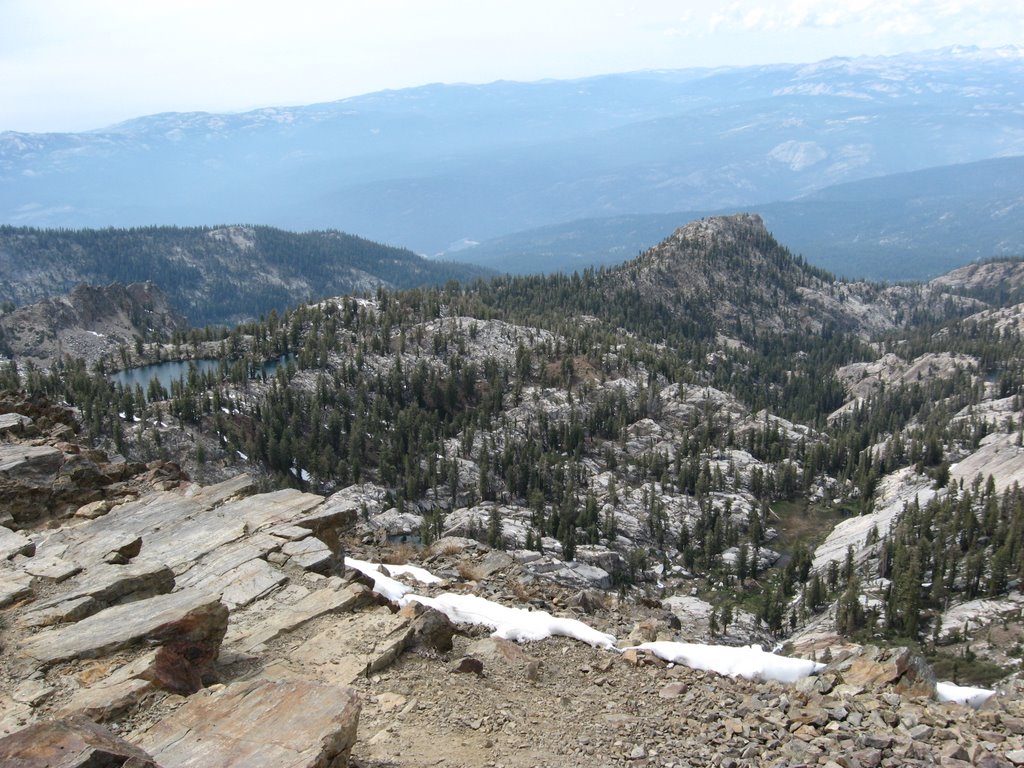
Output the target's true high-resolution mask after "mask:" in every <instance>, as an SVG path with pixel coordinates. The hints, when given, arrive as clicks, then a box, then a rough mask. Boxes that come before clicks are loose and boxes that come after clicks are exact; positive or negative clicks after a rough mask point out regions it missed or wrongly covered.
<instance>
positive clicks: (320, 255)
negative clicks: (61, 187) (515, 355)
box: [0, 226, 489, 325]
mask: <svg viewBox="0 0 1024 768" xmlns="http://www.w3.org/2000/svg"><path fill="white" fill-rule="evenodd" d="M0 266H2V276H0V300H7V301H13V302H14V303H15V304H28V303H32V302H34V301H38V300H40V299H43V298H46V297H49V296H56V295H59V294H62V293H66V292H67V291H69V290H71V289H72V288H73V287H74V286H75V285H77V284H78V283H88V284H93V285H97V284H98V285H106V284H108V283H113V282H122V283H132V282H145V281H152V282H153V283H155V284H157V285H158V286H159V287H160V288H161V289H162V290H164V291H165V292H166V293H167V295H168V297H169V298H170V300H171V304H172V305H173V306H174V307H175V308H176V309H177V310H178V311H179V312H181V313H182V314H184V315H185V316H186V317H187V318H188V319H189V321H190V322H191V323H192V324H193V325H204V324H206V323H224V324H229V323H237V322H239V321H241V320H245V319H251V318H255V317H259V316H260V315H263V314H266V313H267V312H269V311H270V310H271V309H276V310H278V311H279V312H280V311H284V310H285V309H286V308H288V307H291V306H294V305H295V304H297V303H299V302H301V301H307V300H310V299H317V298H322V297H325V296H334V295H338V294H342V293H352V292H357V291H365V290H373V289H375V288H377V287H378V286H385V287H391V288H408V287H412V286H416V285H432V284H441V283H444V282H446V281H448V280H450V279H457V280H459V279H461V280H471V279H473V278H475V277H479V276H486V275H487V274H489V272H488V270H486V269H483V268H480V267H473V266H469V265H463V264H454V263H449V262H440V261H428V260H426V259H423V258H421V257H419V256H417V255H416V254H414V253H412V252H411V251H408V250H404V249H400V248H391V247H388V246H385V245H381V244H379V243H374V242H371V241H369V240H364V239H363V238H360V237H355V236H353V235H347V234H344V233H342V232H333V231H326V232H306V233H294V232H285V231H283V230H279V229H274V228H272V227H265V226H231V227H218V228H210V227H192V228H187V227H143V228H137V229H99V230H67V229H60V230H40V229H30V228H19V227H0Z"/></svg>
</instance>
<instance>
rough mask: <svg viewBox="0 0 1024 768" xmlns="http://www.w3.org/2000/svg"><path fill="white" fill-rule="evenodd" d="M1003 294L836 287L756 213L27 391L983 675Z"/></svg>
mask: <svg viewBox="0 0 1024 768" xmlns="http://www.w3.org/2000/svg"><path fill="white" fill-rule="evenodd" d="M998 269H999V267H997V266H996V265H993V266H991V267H987V270H988V271H989V272H993V273H995V272H996V271H998ZM990 289H991V290H989V293H988V294H985V295H984V296H983V295H982V294H981V293H977V295H975V296H964V295H961V293H960V291H966V290H967V288H966V286H965V280H964V279H962V278H956V279H951V280H949V281H947V284H945V285H939V284H935V285H930V286H928V285H917V286H898V287H886V286H881V285H866V284H857V283H845V282H838V281H834V280H832V279H831V277H830V276H829V275H828V274H826V273H823V272H821V271H820V270H815V269H812V268H809V267H807V265H806V264H804V263H802V262H801V261H800V260H798V259H795V258H793V257H792V256H791V255H789V254H788V252H786V250H785V249H784V248H782V247H781V246H780V245H779V244H778V243H776V242H775V241H774V240H773V239H772V238H771V237H770V236H768V234H767V232H766V231H765V230H764V228H763V226H762V224H761V222H760V221H759V220H758V219H756V218H755V217H751V216H737V217H731V218H722V219H708V220H704V221H700V222H695V223H693V224H691V225H688V226H686V227H683V228H681V229H680V230H678V231H677V232H676V233H674V234H673V235H672V236H670V237H669V238H668V239H667V240H666V241H665V242H664V243H662V244H661V245H660V246H658V247H656V248H655V249H652V250H651V251H649V252H648V253H645V254H643V255H642V256H641V257H639V258H638V259H637V260H635V261H633V262H631V263H628V264H626V265H624V266H623V267H621V268H617V269H610V270H588V271H586V272H585V273H583V274H578V275H574V276H572V277H569V276H551V277H539V276H534V277H520V278H501V279H496V280H493V281H491V282H489V283H481V284H477V285H473V286H469V287H466V286H459V285H456V284H451V285H447V286H445V287H443V288H419V289H413V290H406V291H393V290H386V289H383V288H381V289H378V290H376V291H375V292H373V293H371V294H368V295H361V296H342V297H337V298H332V299H330V300H325V301H321V302H318V303H315V304H311V305H306V306H301V307H299V308H297V309H295V310H292V311H288V312H286V313H282V314H278V313H272V314H271V315H269V316H268V317H267V318H266V319H265V320H263V321H261V322H253V323H246V324H243V325H240V326H238V327H237V328H235V329H233V330H232V331H230V332H227V331H225V332H224V333H223V334H218V333H214V332H189V333H179V334H177V335H176V336H175V337H174V338H173V339H171V340H169V341H168V342H166V343H162V344H157V343H147V344H143V345H141V347H140V350H125V352H124V360H120V359H118V358H117V357H112V358H109V359H108V360H107V361H106V364H107V365H108V366H113V367H119V366H121V365H123V364H124V362H125V360H131V361H143V360H153V359H157V358H167V357H168V356H172V357H174V356H176V357H179V358H189V357H191V358H201V357H216V358H218V359H219V360H220V363H219V366H218V367H217V368H216V369H214V370H207V371H205V372H200V371H199V370H198V369H193V370H192V371H190V372H189V374H188V375H187V376H186V377H184V378H183V380H182V381H180V382H178V383H176V384H175V385H173V386H172V387H170V388H169V390H168V389H165V388H164V387H162V386H161V385H159V384H157V383H154V384H151V385H150V386H149V387H148V388H143V387H138V388H133V389H125V388H122V387H118V386H116V385H114V384H112V383H111V382H110V381H109V380H107V379H106V378H105V377H104V376H102V375H98V374H96V373H95V372H90V371H89V370H88V369H87V368H86V366H85V365H84V364H81V363H72V364H69V365H67V366H65V367H64V368H63V370H54V371H51V372H40V371H27V372H26V371H23V372H22V376H21V378H20V380H18V379H16V378H15V376H14V374H13V372H12V371H10V369H7V370H5V372H4V380H3V382H2V383H0V386H2V385H4V384H6V385H8V386H14V385H21V386H24V387H26V388H27V389H28V390H30V391H31V392H39V393H48V394H50V395H51V396H54V397H60V398H64V399H66V400H67V401H68V402H70V403H72V404H73V405H74V406H76V407H77V408H79V409H80V412H81V414H82V420H83V423H84V424H85V425H86V426H87V428H88V430H89V431H90V432H91V433H92V434H94V435H95V436H96V437H97V439H99V440H100V441H101V442H104V443H105V444H107V445H108V446H110V447H112V448H115V449H117V450H119V451H122V452H127V453H128V454H130V455H133V456H138V457H141V458H157V457H163V458H175V459H178V460H181V461H182V462H184V464H185V465H186V466H187V467H188V468H189V471H191V472H193V473H195V474H196V476H197V477H200V478H209V479H216V478H218V477H223V476H225V475H227V474H230V473H232V472H238V471H240V470H242V469H246V470H259V471H262V472H265V473H266V475H265V476H266V478H267V482H268V483H275V484H291V485H298V486H304V487H308V488H310V489H315V490H318V491H322V492H334V493H336V494H338V495H339V497H340V498H344V499H346V500H347V502H350V503H351V504H353V505H356V506H358V508H359V509H360V510H361V517H362V523H361V529H360V530H361V533H362V534H363V535H364V536H366V537H369V539H370V540H373V537H374V536H377V537H380V538H381V539H382V540H387V538H388V537H394V538H395V539H396V540H397V539H399V538H402V537H404V538H405V539H406V540H407V541H409V542H430V541H434V540H436V539H438V538H442V537H452V536H454V537H470V538H476V539H478V540H480V541H483V542H487V543H489V544H490V545H491V546H494V547H496V548H507V549H512V550H516V557H517V562H519V563H520V564H521V566H522V568H523V570H524V573H525V574H526V576H525V577H524V578H529V579H532V580H533V581H531V582H529V583H536V582H543V581H544V580H552V579H553V580H555V581H559V582H560V583H563V584H571V585H575V586H579V587H587V588H599V589H608V588H617V589H618V590H620V591H621V593H622V594H623V595H632V596H634V597H641V596H643V597H645V598H646V599H648V600H657V601H659V603H658V605H663V606H672V610H676V611H679V612H680V613H681V614H682V615H685V616H686V617H687V618H686V621H687V622H688V624H687V626H688V631H689V630H692V631H694V632H698V631H699V632H701V633H704V636H717V635H719V634H721V633H723V632H724V633H725V634H726V635H727V636H728V638H729V640H730V641H732V642H744V641H752V640H757V641H761V642H769V641H770V640H775V639H787V638H788V639H791V640H792V642H794V643H796V644H798V646H799V647H801V648H803V649H804V650H805V652H806V653H811V652H823V650H824V649H825V648H833V647H835V648H838V646H839V645H841V644H842V643H843V642H846V641H848V640H849V639H851V638H854V639H856V638H872V637H873V636H875V635H878V636H883V637H887V638H890V639H893V640H895V639H897V638H903V639H904V641H909V642H913V643H916V644H918V645H919V647H920V648H921V649H922V651H924V652H926V653H928V654H929V656H930V657H931V658H932V659H933V660H934V661H935V662H936V663H940V664H953V662H954V661H956V663H957V664H958V665H959V666H957V669H958V670H960V671H959V672H957V673H956V675H958V676H959V680H961V681H963V680H972V681H979V682H984V681H991V680H992V679H995V678H998V677H1000V676H1002V675H1004V674H1006V673H1007V672H1008V671H1009V670H1010V669H1011V668H1012V667H1013V665H1014V664H1016V663H1017V662H1016V660H1015V658H1014V657H1013V655H1012V653H1010V652H1009V651H1010V650H1011V649H1012V648H1013V647H1014V643H1015V642H1020V641H1022V640H1024V627H1022V626H1021V625H1020V622H1019V621H1017V620H1016V619H1012V620H1011V619H1007V622H1006V624H1005V626H1004V625H1003V624H1002V616H1004V615H1007V612H1008V611H1009V612H1010V613H1012V611H1013V610H1014V607H1013V606H1014V605H1015V603H1014V602H1013V596H1014V595H1015V594H1016V591H1015V590H1017V585H1019V583H1020V582H1019V580H1020V578H1021V576H1024V546H1022V543H1021V542H1022V541H1024V539H1022V537H1021V535H1020V531H1021V530H1024V528H1022V526H1024V492H1022V491H1021V489H1020V488H1019V486H1018V485H1017V484H1016V482H1017V481H1018V480H1019V479H1020V478H1024V471H1022V469H1021V467H1022V466H1024V465H1022V462H1024V453H1022V451H1024V449H1022V448H1021V447H1020V444H1019V443H1020V428H1021V424H1024V345H1022V342H1021V331H1020V329H1021V328H1022V327H1024V320H1022V318H1024V306H1021V305H1000V304H998V303H997V299H995V298H993V297H998V296H1000V295H1008V294H1003V293H1000V291H998V290H995V288H994V287H992V286H990ZM986 296H987V298H986ZM281 356H285V358H284V360H285V363H284V364H282V365H279V366H278V367H277V368H276V371H275V372H274V374H273V375H270V376H267V375H265V374H263V373H261V363H262V362H263V361H264V360H268V359H278V358H280V357H281ZM989 474H991V475H992V476H993V477H992V479H991V481H989V480H988V479H987V476H988V475H989ZM976 477H977V480H976V479H975V478H976ZM972 520H973V521H974V522H973V523H972V522H971V521H972ZM982 598H987V599H989V600H991V601H994V603H993V605H994V606H995V607H992V605H989V604H985V605H979V604H978V601H980V600H982ZM691 600H692V602H690V601H691ZM1017 610H1018V611H1019V606H1018V608H1017ZM957 611H960V612H961V613H959V614H958V613H957ZM964 612H966V613H967V614H969V615H970V616H971V619H970V621H969V626H968V627H967V629H966V630H965V629H963V628H962V627H961V628H960V629H957V630H956V631H953V630H952V629H950V627H952V626H953V623H954V622H955V621H959V620H958V619H956V618H955V617H957V616H958V615H961V614H963V613H964ZM997 620H998V622H999V623H998V625H997ZM979 627H981V628H982V629H978V628H979ZM989 630H991V631H992V632H994V633H995V634H992V635H991V639H988V640H986V638H985V636H984V632H985V631H989ZM997 630H998V631H997ZM997 635H998V637H997ZM843 638H845V639H846V640H843ZM876 639H877V638H876ZM968 650H970V652H971V654H974V655H976V656H978V657H979V658H974V656H972V657H971V659H970V660H969V662H968V660H964V659H965V658H966V657H965V656H964V654H966V653H967V651H968ZM830 653H831V651H830ZM957 659H960V661H957Z"/></svg>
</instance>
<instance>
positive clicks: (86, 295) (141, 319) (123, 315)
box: [0, 283, 188, 366]
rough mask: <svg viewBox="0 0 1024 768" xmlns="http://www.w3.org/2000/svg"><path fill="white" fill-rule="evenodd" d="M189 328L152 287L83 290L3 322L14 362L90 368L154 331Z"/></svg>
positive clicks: (27, 308) (133, 285) (23, 309)
mask: <svg viewBox="0 0 1024 768" xmlns="http://www.w3.org/2000/svg"><path fill="white" fill-rule="evenodd" d="M187 327H188V322H187V321H186V320H185V318H184V317H183V316H182V315H181V314H179V313H178V312H177V311H176V310H174V308H172V307H171V305H170V303H169V302H168V300H167V297H166V296H165V295H164V294H163V292H162V291H161V290H160V289H159V288H158V287H157V286H155V285H153V284H152V283H131V284H130V285H122V284H120V283H113V284H111V285H108V286H105V287H99V286H88V285H79V286H78V287H77V288H75V289H74V290H73V291H71V293H70V294H68V295H66V296H60V297H57V298H51V299H44V300H43V301H41V302H39V303H37V304H31V305H28V306H25V307H20V308H18V309H16V310H15V311H14V312H11V313H10V314H8V315H5V316H4V317H2V318H0V328H2V329H3V332H4V336H5V338H6V339H7V340H8V343H9V344H10V346H11V348H12V350H13V352H14V355H15V357H17V358H19V359H21V360H31V361H32V362H34V363H35V364H36V365H39V366H49V365H50V364H52V363H54V362H56V361H58V360H61V359H62V358H63V357H64V355H71V356H72V357H81V358H84V359H85V361H86V362H87V363H88V364H89V365H91V364H92V363H94V362H96V361H97V360H98V359H99V358H100V357H101V356H102V355H104V354H111V353H116V352H117V350H118V348H119V347H120V346H122V345H124V346H131V344H132V343H133V342H134V339H135V337H136V336H137V335H138V336H144V335H146V334H147V333H148V332H149V330H150V329H154V330H156V331H158V332H161V333H165V334H168V335H169V334H170V333H172V332H174V331H176V330H185V329H186V328H187Z"/></svg>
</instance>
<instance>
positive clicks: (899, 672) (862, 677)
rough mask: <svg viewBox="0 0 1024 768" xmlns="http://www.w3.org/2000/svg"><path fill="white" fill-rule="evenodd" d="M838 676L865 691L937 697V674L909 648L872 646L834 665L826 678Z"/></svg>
mask: <svg viewBox="0 0 1024 768" xmlns="http://www.w3.org/2000/svg"><path fill="white" fill-rule="evenodd" d="M829 673H838V674H839V675H840V676H841V678H842V680H843V682H844V683H846V684H847V685H852V686H856V687H858V688H862V689H864V690H869V691H871V690H874V691H877V690H880V689H882V688H886V687H889V686H891V687H892V688H894V689H895V690H896V691H897V692H899V693H904V694H907V695H909V696H920V697H934V696H935V673H934V672H933V671H932V670H931V667H929V666H928V663H927V662H926V661H925V660H924V659H922V658H921V657H920V656H918V655H917V654H915V653H914V652H913V651H911V650H910V649H909V648H877V647H875V646H872V645H869V646H866V647H864V648H863V649H861V650H860V651H859V652H857V653H855V654H853V655H851V656H848V657H847V658H845V659H842V660H841V661H838V662H834V663H833V664H830V665H829V666H828V667H826V669H825V670H824V671H823V672H822V676H824V675H827V674H829Z"/></svg>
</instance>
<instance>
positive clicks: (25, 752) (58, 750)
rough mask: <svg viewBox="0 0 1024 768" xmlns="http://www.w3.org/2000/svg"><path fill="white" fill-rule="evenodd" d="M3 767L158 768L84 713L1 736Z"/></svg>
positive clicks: (138, 751) (1, 760)
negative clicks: (84, 715) (81, 715)
mask: <svg viewBox="0 0 1024 768" xmlns="http://www.w3.org/2000/svg"><path fill="white" fill-rule="evenodd" d="M0 765H3V766H5V768H159V766H158V765H157V763H156V762H154V761H153V758H152V757H150V756H149V755H148V754H146V753H145V752H144V751H143V750H141V749H139V748H138V747H135V746H132V745H131V744H129V743H128V742H126V741H124V740H122V739H119V738H118V737H117V736H115V735H114V734H112V733H111V732H110V731H108V730H107V729H106V728H103V727H102V726H99V725H96V724H95V723H93V722H92V721H90V720H88V719H86V718H84V717H73V718H69V719H67V720H48V721H44V722H40V723H35V724H34V725H30V726H29V727H27V728H24V729H22V730H20V731H18V732H17V733H14V734H11V735H10V736H8V737H6V738H3V739H0Z"/></svg>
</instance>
